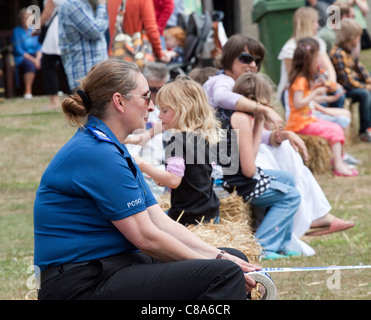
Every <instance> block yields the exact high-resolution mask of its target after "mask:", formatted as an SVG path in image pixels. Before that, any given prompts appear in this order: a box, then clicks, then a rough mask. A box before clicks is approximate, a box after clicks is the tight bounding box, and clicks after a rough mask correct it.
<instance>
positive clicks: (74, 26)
mask: <svg viewBox="0 0 371 320" xmlns="http://www.w3.org/2000/svg"><path fill="white" fill-rule="evenodd" d="M58 15H59V26H58V27H59V47H60V49H61V58H62V62H63V66H64V69H65V72H66V75H67V79H68V84H69V87H70V89H71V90H73V89H75V88H76V87H77V85H78V80H80V79H82V78H84V77H85V76H86V75H87V74H88V72H89V71H90V69H91V67H92V66H94V65H95V64H97V63H99V62H102V61H104V60H106V59H107V58H108V53H107V42H106V38H105V32H106V30H107V28H108V15H107V8H106V5H103V4H99V5H97V8H96V12H94V10H93V8H92V6H91V5H90V4H89V1H88V0H66V1H65V2H64V3H63V4H62V5H61V7H60V8H59V12H58Z"/></svg>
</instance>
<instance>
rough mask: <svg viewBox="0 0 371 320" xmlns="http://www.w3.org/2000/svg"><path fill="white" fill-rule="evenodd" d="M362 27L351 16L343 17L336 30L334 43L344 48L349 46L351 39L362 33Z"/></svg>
mask: <svg viewBox="0 0 371 320" xmlns="http://www.w3.org/2000/svg"><path fill="white" fill-rule="evenodd" d="M362 31H363V30H362V27H361V26H360V25H359V23H358V22H357V21H355V20H354V19H352V18H344V19H342V20H341V22H340V29H338V30H336V40H335V45H337V46H339V47H342V48H344V49H352V48H350V47H349V44H350V42H351V41H353V40H354V39H355V38H356V37H357V36H360V35H361V34H362Z"/></svg>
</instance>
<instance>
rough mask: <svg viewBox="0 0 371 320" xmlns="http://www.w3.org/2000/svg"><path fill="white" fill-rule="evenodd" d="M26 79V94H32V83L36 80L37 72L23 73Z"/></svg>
mask: <svg viewBox="0 0 371 320" xmlns="http://www.w3.org/2000/svg"><path fill="white" fill-rule="evenodd" d="M23 79H24V87H25V90H24V94H32V84H33V82H34V80H35V73H33V72H27V73H25V74H24V75H23Z"/></svg>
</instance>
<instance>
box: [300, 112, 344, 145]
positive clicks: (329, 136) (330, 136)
mask: <svg viewBox="0 0 371 320" xmlns="http://www.w3.org/2000/svg"><path fill="white" fill-rule="evenodd" d="M298 133H300V134H305V135H311V136H318V137H322V138H325V139H326V140H328V141H329V143H330V145H331V146H332V145H333V144H335V143H337V142H340V143H341V144H344V142H345V135H344V130H343V128H342V127H341V126H340V125H338V124H337V123H334V122H330V121H326V120H322V119H318V118H317V121H314V122H312V123H311V124H308V125H307V126H305V127H304V128H303V129H302V130H301V131H299V132H298Z"/></svg>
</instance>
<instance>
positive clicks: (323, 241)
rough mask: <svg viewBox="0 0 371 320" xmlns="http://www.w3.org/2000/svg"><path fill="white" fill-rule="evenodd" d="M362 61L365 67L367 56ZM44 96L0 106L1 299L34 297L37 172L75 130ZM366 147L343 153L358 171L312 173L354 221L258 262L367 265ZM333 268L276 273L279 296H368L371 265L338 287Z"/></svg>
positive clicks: (338, 210) (370, 192) (346, 273)
mask: <svg viewBox="0 0 371 320" xmlns="http://www.w3.org/2000/svg"><path fill="white" fill-rule="evenodd" d="M365 54H366V57H367V58H365V59H364V60H365V62H366V65H367V66H368V68H369V70H371V54H370V52H366V53H365ZM46 104H47V98H46V97H36V98H35V99H33V100H31V101H25V100H23V99H8V100H6V101H5V102H4V103H2V104H0V137H1V144H0V177H1V178H0V193H1V197H0V271H1V272H0V282H1V286H0V299H2V300H12V299H26V298H34V297H35V296H36V295H35V292H34V291H32V290H30V289H29V288H28V287H27V281H29V277H30V276H31V273H30V270H29V269H28V268H29V266H30V265H32V263H33V218H32V214H33V201H34V196H35V191H36V189H37V187H38V184H39V181H40V178H41V175H42V173H43V171H44V170H45V168H46V166H47V165H48V163H49V162H50V160H51V159H52V157H53V156H54V154H55V153H56V152H57V151H58V150H59V149H60V148H61V147H62V146H63V145H64V143H65V142H66V141H67V140H68V139H69V138H70V137H71V136H72V135H73V134H74V133H75V131H76V129H75V128H71V127H69V126H68V125H66V122H65V120H64V117H63V115H62V113H61V112H56V111H45V110H44V106H45V105H46ZM370 151H371V145H369V144H364V143H358V144H354V145H352V146H350V147H349V148H348V149H347V152H349V153H350V154H352V155H353V156H355V157H356V158H358V159H360V160H362V164H361V165H360V166H359V170H360V173H361V174H360V176H359V177H356V178H341V177H332V176H328V175H327V176H318V177H317V179H318V181H319V183H320V185H321V186H322V188H323V190H324V192H325V194H326V196H327V197H328V199H329V201H330V203H331V205H332V211H331V213H332V214H334V215H335V216H337V217H339V218H343V219H352V220H354V221H355V223H356V226H355V227H354V228H352V229H350V230H347V231H345V232H340V233H336V234H331V235H327V236H321V237H313V238H308V237H307V238H304V240H305V241H306V242H307V243H309V244H310V246H311V247H312V248H313V249H314V250H315V251H316V255H314V256H312V257H299V258H291V259H285V260H281V261H262V262H261V265H262V266H263V267H303V266H332V265H358V264H364V265H366V264H367V265H370V264H371V256H370V252H371V237H370V227H371V215H370V212H371V187H370V186H371V162H370ZM332 275H333V274H332V273H326V272H323V271H322V272H306V273H290V274H285V273H276V274H272V278H273V280H274V282H275V284H276V286H277V290H278V299H298V300H316V299H319V300H326V299H329V300H338V299H341V300H343V299H356V300H369V299H370V298H371V282H370V276H371V270H370V269H365V270H343V271H341V274H340V288H339V289H336V288H333V287H331V279H332V278H331V276H332Z"/></svg>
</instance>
